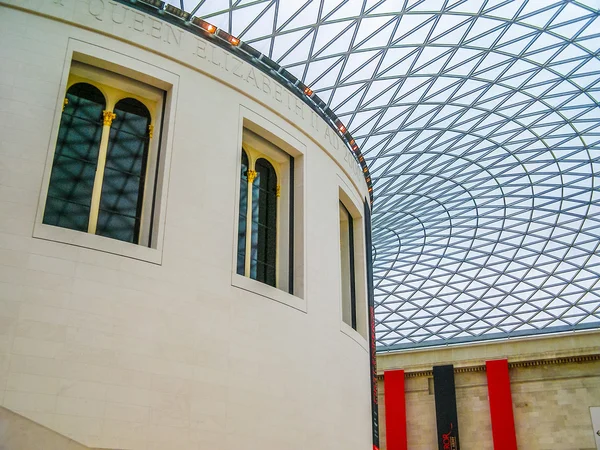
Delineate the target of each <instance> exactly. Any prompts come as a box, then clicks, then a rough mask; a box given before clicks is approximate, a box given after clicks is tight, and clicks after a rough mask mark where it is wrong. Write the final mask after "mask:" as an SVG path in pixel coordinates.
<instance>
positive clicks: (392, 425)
mask: <svg viewBox="0 0 600 450" xmlns="http://www.w3.org/2000/svg"><path fill="white" fill-rule="evenodd" d="M383 385H384V392H385V430H386V448H387V450H408V444H407V441H406V403H405V399H404V370H390V371H386V372H384V373H383Z"/></svg>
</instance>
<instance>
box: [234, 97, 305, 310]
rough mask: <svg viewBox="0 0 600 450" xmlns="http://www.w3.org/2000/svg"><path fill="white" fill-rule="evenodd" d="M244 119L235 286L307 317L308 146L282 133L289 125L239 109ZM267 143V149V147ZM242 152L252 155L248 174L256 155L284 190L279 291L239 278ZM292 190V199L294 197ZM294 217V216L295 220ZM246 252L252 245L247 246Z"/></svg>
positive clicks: (239, 153) (279, 223)
mask: <svg viewBox="0 0 600 450" xmlns="http://www.w3.org/2000/svg"><path fill="white" fill-rule="evenodd" d="M239 119H240V122H239V127H240V128H239V130H240V132H239V138H238V151H237V152H236V153H235V155H236V168H237V171H236V178H235V179H236V185H235V209H234V213H235V220H234V240H233V258H232V260H233V261H232V286H234V287H237V288H240V289H243V290H246V291H250V292H253V293H255V294H258V295H260V296H263V297H267V298H269V299H272V300H275V301H277V302H280V303H283V304H286V305H288V306H291V307H293V308H295V309H298V310H300V311H303V312H306V310H307V307H306V300H305V298H304V292H305V283H304V263H303V258H304V254H305V248H304V245H305V243H304V237H303V230H304V229H305V226H304V213H303V207H304V204H303V199H304V183H303V157H304V154H305V151H306V150H305V148H306V147H305V145H304V144H302V142H301V141H300V139H298V138H297V137H296V136H293V135H291V134H290V133H288V132H287V131H285V130H284V129H283V128H284V127H285V126H286V125H285V123H281V124H276V123H273V122H271V121H270V120H267V119H265V118H264V117H263V116H261V115H259V114H257V113H255V112H254V111H252V110H250V109H249V108H247V107H246V106H243V105H241V106H240V118H239ZM265 143H266V145H264V144H265ZM242 149H244V150H245V151H246V154H247V155H248V159H249V169H250V168H252V167H254V165H253V163H252V162H250V160H251V159H252V157H251V153H254V154H255V155H261V156H262V157H265V159H267V161H269V162H270V163H271V164H272V165H273V167H274V168H275V171H276V173H277V177H278V184H279V185H280V199H282V201H281V202H280V203H279V202H278V203H279V204H280V206H279V207H280V209H279V210H278V214H277V215H278V221H277V228H278V238H277V247H278V249H277V255H276V258H277V271H278V273H277V286H278V287H273V286H270V285H268V284H265V283H263V282H261V281H257V280H254V279H252V278H249V277H246V276H245V275H240V274H238V273H237V267H238V265H237V262H238V230H239V228H238V227H239V217H240V215H239V205H240V203H239V202H240V183H241V179H242V177H241V176H240V175H241V160H242ZM249 150H250V151H249ZM254 159H255V161H256V160H257V159H258V158H256V157H255V158H254ZM250 170H251V169H250ZM292 183H293V184H292ZM290 186H293V195H290ZM290 217H292V219H291V220H290ZM282 219H283V220H282ZM247 220H248V218H247ZM246 240H248V237H246ZM290 241H291V245H290ZM247 248H248V244H247V245H246V249H247ZM247 256H248V255H246V259H247ZM290 286H291V288H292V289H293V293H289V292H287V290H288V289H289V287H290Z"/></svg>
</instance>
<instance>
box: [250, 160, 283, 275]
mask: <svg viewBox="0 0 600 450" xmlns="http://www.w3.org/2000/svg"><path fill="white" fill-rule="evenodd" d="M255 167H256V179H255V180H254V183H253V184H252V239H251V251H250V278H253V279H255V280H258V281H261V282H263V283H266V284H268V285H271V286H275V284H276V264H277V261H276V255H277V175H276V173H275V169H274V168H273V166H272V165H271V163H270V162H269V161H267V160H266V159H264V158H260V159H259V160H258V161H256V164H255Z"/></svg>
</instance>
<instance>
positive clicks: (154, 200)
mask: <svg viewBox="0 0 600 450" xmlns="http://www.w3.org/2000/svg"><path fill="white" fill-rule="evenodd" d="M166 104H167V93H166V92H164V91H163V95H162V113H161V117H160V129H159V130H158V145H157V146H156V147H157V149H158V150H157V152H156V167H155V172H154V189H153V192H152V213H151V214H150V228H149V230H148V247H152V230H154V211H156V195H157V193H158V176H159V174H160V172H159V169H160V166H161V164H160V149H161V145H160V144H161V142H162V136H163V127H164V125H165V112H166V108H165V105H166Z"/></svg>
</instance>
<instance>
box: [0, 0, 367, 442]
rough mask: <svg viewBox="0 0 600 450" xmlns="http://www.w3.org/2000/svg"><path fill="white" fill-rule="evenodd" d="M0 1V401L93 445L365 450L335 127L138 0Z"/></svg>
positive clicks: (353, 172) (361, 367)
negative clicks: (123, 0) (133, 3)
mask: <svg viewBox="0 0 600 450" xmlns="http://www.w3.org/2000/svg"><path fill="white" fill-rule="evenodd" d="M0 10H1V13H0V29H1V30H2V36H3V41H4V46H3V50H2V55H1V58H2V64H1V69H0V76H1V80H0V89H1V91H0V97H1V98H2V101H1V104H2V106H1V107H0V108H2V110H1V114H2V124H1V125H0V126H1V128H2V129H1V132H0V136H1V137H0V161H1V164H0V192H2V194H1V197H0V277H1V279H0V283H1V285H0V301H1V302H2V303H1V306H0V316H1V324H2V325H1V328H0V330H1V333H2V335H1V341H0V342H1V343H0V352H1V353H0V399H1V401H2V403H1V405H2V407H3V408H5V409H6V410H9V412H10V414H12V413H17V414H18V415H20V416H22V417H21V418H20V419H19V424H22V423H25V424H30V425H31V426H32V427H33V423H37V424H40V425H42V426H44V427H47V428H49V429H50V430H52V431H53V432H56V433H58V434H60V435H63V436H65V438H69V439H73V440H74V441H77V442H78V444H77V445H79V444H82V445H84V446H87V447H94V448H121V449H154V448H156V449H158V448H180V449H187V448H189V449H192V448H194V449H198V448H207V447H209V446H210V447H211V448H219V449H231V450H233V449H240V448H244V449H248V450H249V449H253V448H256V449H258V448H260V449H275V448H287V449H292V448H295V449H307V448H329V449H365V448H369V447H370V446H371V445H372V444H371V433H372V430H371V377H370V373H369V362H370V356H369V339H368V336H369V329H370V327H369V326H368V311H367V272H366V271H367V264H366V261H365V258H366V256H367V255H366V241H367V236H366V234H365V232H366V229H367V227H366V226H365V220H364V218H365V205H367V208H368V207H369V192H368V186H367V184H366V183H365V178H364V176H363V170H362V169H361V167H360V166H359V164H358V163H357V161H356V160H355V158H354V157H353V155H352V154H351V153H350V152H349V151H348V148H347V147H346V146H345V145H344V143H343V141H342V139H341V138H340V136H339V135H338V134H337V133H336V131H335V130H334V129H333V128H332V127H331V126H330V125H328V124H326V123H325V121H324V120H323V119H322V118H321V117H320V116H319V115H318V114H316V113H315V112H314V111H313V110H311V108H309V107H308V106H307V104H306V103H304V102H303V101H302V100H301V99H299V98H298V97H297V96H295V95H294V94H293V93H292V92H290V91H289V90H288V89H287V88H285V87H283V86H282V85H281V84H279V83H278V82H277V81H275V80H274V79H273V78H271V77H269V76H267V75H266V74H265V73H263V72H261V71H260V70H258V69H256V68H255V67H253V66H252V65H251V64H249V63H247V62H245V61H243V60H242V59H240V58H238V57H236V56H235V55H234V54H233V53H230V52H228V51H227V50H226V49H224V48H222V46H218V45H215V44H214V43H213V42H211V40H210V39H207V38H205V37H203V36H202V35H198V34H194V33H191V32H188V31H187V30H184V29H182V28H179V27H176V26H175V25H173V24H171V23H169V22H168V21H165V20H162V19H160V18H157V17H155V16H152V15H150V14H147V13H145V12H144V11H141V10H139V9H134V8H133V7H129V6H127V5H123V4H120V3H115V2H111V1H105V0H89V1H84V0H43V1H38V0H34V1H21V0H18V1H8V2H5V1H3V2H2V3H1V4H0ZM10 414H8V412H7V414H5V415H4V417H13V416H11V415H10ZM15 420H16V419H15ZM9 423H10V422H9ZM23 427H24V428H23ZM27 427H28V425H22V426H21V425H19V427H18V428H19V429H27ZM3 433H5V434H4V435H3V439H5V440H8V439H13V441H12V442H15V447H14V448H18V446H17V444H16V442H17V440H16V439H17V437H15V436H14V435H12V436H11V435H10V433H11V431H10V427H9V428H8V430H7V429H4V430H3ZM25 434H27V433H25ZM29 435H30V436H38V434H36V433H30V434H29ZM42 435H43V433H42V434H40V436H42ZM40 440H42V438H40ZM74 445H75V444H74ZM21 448H26V447H21ZM73 448H75V447H73ZM77 448H79V447H77Z"/></svg>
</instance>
